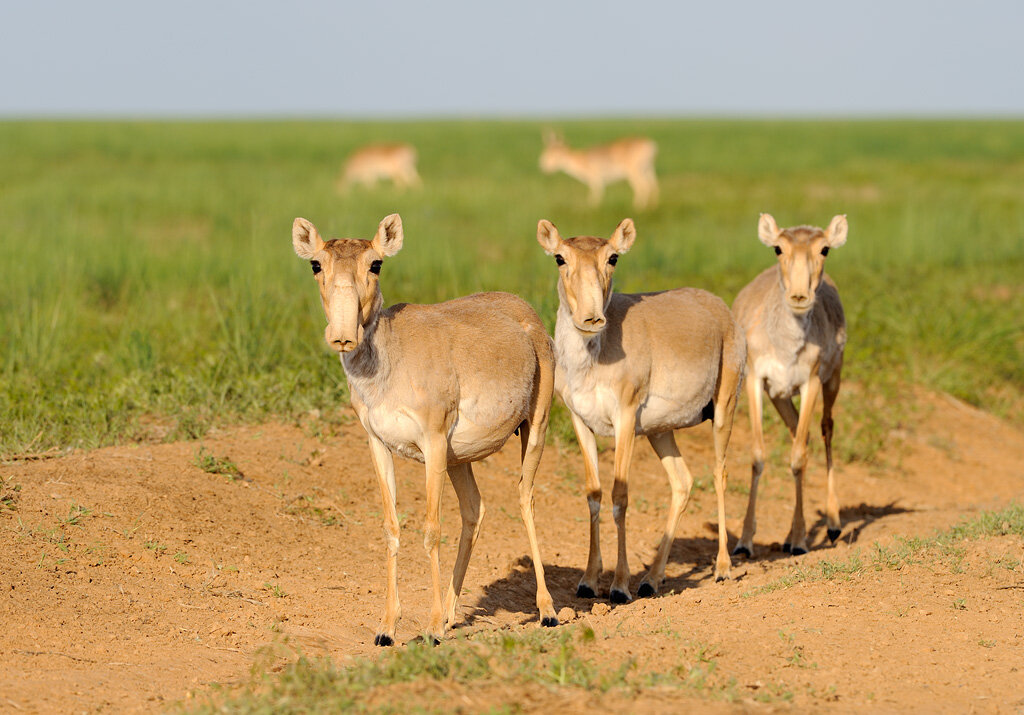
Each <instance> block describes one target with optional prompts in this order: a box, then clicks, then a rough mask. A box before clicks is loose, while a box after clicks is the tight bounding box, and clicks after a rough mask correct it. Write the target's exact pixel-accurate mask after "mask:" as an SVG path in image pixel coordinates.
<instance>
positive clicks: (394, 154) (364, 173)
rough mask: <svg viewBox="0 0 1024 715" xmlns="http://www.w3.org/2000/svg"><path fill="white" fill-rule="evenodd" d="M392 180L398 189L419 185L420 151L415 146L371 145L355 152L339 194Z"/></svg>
mask: <svg viewBox="0 0 1024 715" xmlns="http://www.w3.org/2000/svg"><path fill="white" fill-rule="evenodd" d="M380 179H389V180H390V181H392V182H394V184H395V186H397V187H398V188H402V189H404V188H406V187H410V186H419V185H420V184H421V182H420V175H419V174H418V173H416V149H415V147H413V146H412V145H411V144H370V145H368V146H364V147H363V148H361V149H357V150H356V151H354V152H352V154H351V155H350V156H349V158H348V159H347V160H346V161H345V165H344V167H343V168H342V172H341V177H340V178H339V179H338V191H340V192H342V193H344V192H346V191H348V190H349V189H350V188H351V187H352V185H353V184H363V185H365V186H373V185H374V184H375V183H377V181H378V180H380Z"/></svg>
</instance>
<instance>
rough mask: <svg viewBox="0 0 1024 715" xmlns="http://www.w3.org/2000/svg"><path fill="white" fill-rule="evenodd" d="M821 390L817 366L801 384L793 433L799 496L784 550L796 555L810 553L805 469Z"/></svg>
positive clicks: (793, 461) (792, 464) (792, 465)
mask: <svg viewBox="0 0 1024 715" xmlns="http://www.w3.org/2000/svg"><path fill="white" fill-rule="evenodd" d="M820 392H821V378H820V377H818V370H817V366H815V368H814V369H813V370H812V371H811V377H810V379H808V381H807V382H806V383H805V384H804V385H802V386H801V387H800V416H799V418H798V420H797V424H796V431H795V434H794V435H793V452H792V453H791V454H790V460H789V464H790V468H791V469H792V470H793V486H794V488H795V490H796V499H795V500H794V504H793V524H792V526H791V527H790V529H789V536H787V537H786V541H785V542H784V543H783V544H782V550H783V551H788V552H789V553H791V554H793V555H794V556H799V555H800V554H806V553H807V524H806V522H805V521H804V472H805V470H806V469H807V438H808V437H809V436H810V428H811V415H812V414H814V404H815V403H816V402H817V401H818V394H819V393H820Z"/></svg>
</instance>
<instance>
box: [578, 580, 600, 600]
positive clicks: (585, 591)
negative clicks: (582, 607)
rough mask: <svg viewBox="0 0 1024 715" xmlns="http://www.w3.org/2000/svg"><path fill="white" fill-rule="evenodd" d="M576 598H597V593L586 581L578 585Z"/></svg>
mask: <svg viewBox="0 0 1024 715" xmlns="http://www.w3.org/2000/svg"><path fill="white" fill-rule="evenodd" d="M576 598H597V594H596V593H594V589H592V588H591V587H590V586H588V585H587V584H585V583H581V584H580V585H579V586H577V587H576Z"/></svg>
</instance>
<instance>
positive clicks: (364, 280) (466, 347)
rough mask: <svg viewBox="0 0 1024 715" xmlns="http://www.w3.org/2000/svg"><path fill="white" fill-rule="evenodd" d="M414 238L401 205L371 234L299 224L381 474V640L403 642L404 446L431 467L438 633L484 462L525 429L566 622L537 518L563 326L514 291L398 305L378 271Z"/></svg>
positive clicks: (452, 607) (548, 618)
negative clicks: (399, 509)
mask: <svg viewBox="0 0 1024 715" xmlns="http://www.w3.org/2000/svg"><path fill="white" fill-rule="evenodd" d="M402 241H403V233H402V219H401V218H400V217H399V216H398V214H391V215H390V216H388V217H386V218H385V219H384V220H383V221H381V222H380V226H379V228H378V229H377V233H376V235H375V236H374V237H373V239H372V240H370V241H365V240H359V239H350V238H345V239H333V240H330V241H323V240H322V239H321V238H320V234H319V233H317V230H316V228H315V227H314V226H313V224H312V223H310V222H309V221H307V220H306V219H304V218H297V219H295V222H294V224H293V226H292V244H293V246H294V248H295V253H296V254H298V256H299V257H300V258H303V259H305V260H308V261H309V262H310V264H311V265H312V267H313V274H314V276H315V277H316V282H317V284H318V286H319V288H320V299H321V302H322V303H323V308H324V312H325V313H326V315H327V329H326V331H325V334H324V336H325V339H326V341H327V344H328V345H329V346H330V347H331V348H332V349H333V350H336V351H337V352H338V353H339V354H340V356H341V364H342V365H343V366H344V369H345V375H346V377H347V378H348V384H349V388H350V392H351V400H352V406H353V407H354V408H355V411H356V414H357V415H358V417H359V421H360V422H361V423H362V425H363V427H364V428H365V429H366V433H367V436H368V437H369V442H370V455H371V459H372V461H373V467H374V471H375V472H376V474H377V479H378V482H379V484H380V491H381V500H382V504H383V509H384V531H385V532H386V534H387V588H386V605H385V609H384V616H383V618H382V619H381V624H380V628H379V630H378V632H377V635H376V638H375V639H374V642H375V643H376V644H377V645H391V644H392V643H394V640H395V630H396V628H397V624H398V619H399V617H400V615H401V608H400V606H399V601H398V590H397V589H398V536H399V534H398V515H397V513H396V511H395V503H396V497H397V493H396V484H395V467H394V458H393V453H398V454H400V455H403V456H405V457H408V458H411V459H415V460H417V461H419V462H422V463H424V465H425V467H426V496H427V513H426V519H425V526H424V537H423V544H424V547H425V548H426V550H427V554H428V555H429V559H430V575H431V584H432V589H433V591H432V596H433V602H432V606H431V610H430V622H429V625H428V627H427V634H428V636H430V637H431V638H433V639H434V640H438V639H439V638H440V637H441V636H442V635H444V631H445V627H446V626H447V625H448V624H450V623H452V622H453V621H454V620H455V616H456V609H457V605H458V599H459V594H460V592H461V591H462V583H463V579H464V578H465V575H466V567H467V565H468V564H469V557H470V553H471V552H472V550H473V545H474V543H475V542H476V539H477V536H478V534H479V532H480V520H481V518H482V517H483V514H484V508H483V505H482V504H481V501H480V492H479V491H478V489H477V485H476V480H475V479H474V477H473V469H472V467H471V466H470V463H471V462H474V461H476V460H479V459H483V458H484V457H486V456H488V455H490V454H493V453H494V452H497V451H498V450H499V449H501V447H502V445H504V444H505V442H506V440H508V438H509V437H510V436H511V435H512V433H513V432H516V431H518V432H519V433H520V437H521V439H522V476H521V477H520V480H519V508H520V511H521V513H522V517H523V522H524V523H525V524H526V533H527V536H528V537H529V540H530V551H531V555H532V557H533V566H534V570H535V572H536V576H537V608H538V609H539V610H540V616H541V624H542V625H544V626H555V625H558V619H557V618H556V617H555V610H554V606H553V604H552V602H551V596H550V594H549V593H548V590H547V586H546V585H545V583H544V567H543V563H542V561H541V556H540V549H539V547H538V545H537V534H536V530H535V528H534V523H533V479H534V475H535V474H536V472H537V465H538V464H539V462H540V457H541V453H542V451H543V450H544V434H545V432H546V430H547V424H548V410H549V409H550V407H551V392H552V387H553V384H554V362H555V360H554V353H553V351H552V346H551V339H550V338H549V337H548V336H547V333H546V332H545V330H544V325H543V324H542V323H541V321H540V318H538V317H537V314H536V313H535V312H534V310H533V308H531V307H530V306H529V305H528V304H527V303H526V302H525V301H523V300H522V299H521V298H518V297H517V296H514V295H510V294H508V293H478V294H476V295H471V296H468V297H465V298H459V299H456V300H451V301H448V302H446V303H438V304H436V305H408V304H404V303H399V304H397V305H393V306H391V307H390V308H384V299H383V297H382V295H381V290H380V285H379V283H378V280H379V278H378V276H379V275H380V270H381V263H382V261H383V260H384V259H385V258H389V257H391V256H393V255H395V254H396V253H398V251H399V249H401V247H402ZM446 475H447V478H448V479H450V480H451V483H452V486H453V487H454V489H455V494H456V496H457V497H458V499H459V510H460V512H461V515H462V535H461V536H460V538H459V550H458V555H457V557H456V560H455V566H454V569H453V571H452V580H451V583H450V584H449V587H448V592H447V596H446V597H445V600H444V602H443V604H442V601H441V572H440V561H439V551H440V544H441V530H440V519H441V491H442V488H443V487H444V480H445V477H446Z"/></svg>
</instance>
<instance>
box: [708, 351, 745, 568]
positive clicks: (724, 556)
mask: <svg viewBox="0 0 1024 715" xmlns="http://www.w3.org/2000/svg"><path fill="white" fill-rule="evenodd" d="M742 379H743V363H742V362H741V363H740V365H739V367H737V368H732V367H731V366H729V365H723V366H722V376H721V378H720V380H719V385H718V393H717V395H716V397H715V421H714V424H713V425H712V432H713V433H714V437H715V499H716V501H717V502H718V558H717V559H716V560H715V580H716V581H724V580H725V579H727V578H729V575H730V570H731V569H732V559H730V558H729V544H728V541H729V534H728V532H727V531H726V528H725V487H726V484H727V483H728V479H729V475H728V471H727V469H726V453H727V452H728V450H729V438H730V437H731V436H732V423H733V419H734V418H735V417H736V396H737V394H738V393H739V388H740V380H742Z"/></svg>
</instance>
